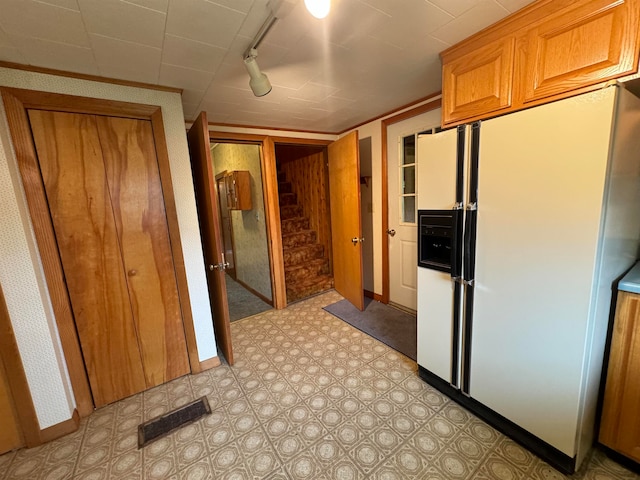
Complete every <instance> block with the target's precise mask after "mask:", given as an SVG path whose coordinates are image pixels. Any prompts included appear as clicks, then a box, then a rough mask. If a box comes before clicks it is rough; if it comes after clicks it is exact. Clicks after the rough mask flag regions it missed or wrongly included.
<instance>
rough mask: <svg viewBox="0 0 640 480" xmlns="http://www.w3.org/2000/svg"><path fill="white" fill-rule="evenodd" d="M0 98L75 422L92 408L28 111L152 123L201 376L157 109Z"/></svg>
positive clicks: (19, 95)
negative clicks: (68, 382)
mask: <svg viewBox="0 0 640 480" xmlns="http://www.w3.org/2000/svg"><path fill="white" fill-rule="evenodd" d="M0 95H1V96H2V100H3V102H4V107H5V111H6V115H7V122H8V124H9V131H10V134H11V139H12V142H13V146H14V149H15V152H16V158H17V161H18V169H19V171H20V177H21V179H22V183H23V185H24V190H25V195H26V198H27V206H28V209H29V215H30V217H31V222H32V224H33V228H34V232H35V236H36V242H37V245H38V251H39V252H40V256H41V259H42V265H43V270H44V274H45V279H46V282H47V289H48V291H49V295H50V298H51V303H52V306H53V312H54V316H55V319H56V324H57V327H58V332H59V335H60V342H61V345H62V350H63V352H64V356H65V359H66V364H67V369H68V371H69V378H70V380H71V386H72V388H73V393H74V397H75V401H76V405H77V410H78V413H79V415H80V417H85V416H88V415H89V414H91V413H92V412H93V410H94V403H93V398H92V395H91V390H90V387H89V381H88V377H87V372H86V369H85V366H84V360H83V357H82V351H81V348H80V341H79V338H78V335H77V332H76V328H75V320H74V317H73V313H72V308H71V303H70V300H69V296H68V292H67V289H66V283H65V281H64V274H63V270H62V262H61V260H60V256H59V252H58V248H57V243H56V238H55V233H54V230H53V225H52V222H51V218H50V216H49V208H48V204H47V200H46V196H45V194H44V186H43V182H42V177H41V176H40V173H39V166H38V158H37V154H36V149H35V145H34V143H33V138H32V135H31V127H30V124H29V119H28V116H27V109H40V110H55V111H59V112H70V113H79V114H93V115H107V116H118V117H125V118H135V119H140V120H148V121H150V122H151V126H152V129H153V137H154V144H155V148H156V155H157V161H158V169H159V174H160V182H161V184H162V192H163V195H164V203H165V212H166V216H167V226H168V230H169V238H170V240H171V250H172V254H173V263H174V267H175V273H176V283H177V286H178V297H179V301H180V308H181V313H182V322H183V326H184V332H185V339H186V343H187V353H188V357H189V364H190V366H191V372H192V373H197V372H200V371H201V370H202V367H201V364H200V361H199V357H198V347H197V344H196V336H195V327H194V325H193V317H192V313H191V301H190V299H189V290H188V284H187V275H186V269H185V266H184V256H183V251H182V244H181V241H180V230H179V226H178V215H177V210H176V206H175V200H174V192H173V184H172V180H171V169H170V163H169V154H168V151H167V144H166V138H165V130H164V124H163V120H162V110H161V107H160V106H155V105H144V104H137V103H128V102H119V101H114V100H102V99H94V98H88V97H78V96H72V95H62V94H55V93H48V92H40V91H35V90H23V89H17V88H7V87H0ZM22 408H26V407H25V406H23V405H18V409H22ZM38 428H39V427H38ZM25 436H26V433H25Z"/></svg>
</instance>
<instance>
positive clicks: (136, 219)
mask: <svg viewBox="0 0 640 480" xmlns="http://www.w3.org/2000/svg"><path fill="white" fill-rule="evenodd" d="M97 126H98V131H99V134H100V143H101V146H102V151H103V156H104V164H105V170H106V174H107V181H108V184H109V191H110V197H111V203H112V207H113V212H114V216H115V222H116V229H117V235H118V241H119V243H120V248H121V250H122V262H123V265H124V269H125V271H126V273H127V277H126V280H127V286H128V291H129V297H130V299H131V311H132V314H133V320H134V323H135V326H136V330H137V331H138V339H139V346H140V351H141V355H142V362H143V366H144V373H145V379H146V385H147V388H150V387H154V386H156V385H160V384H162V383H165V382H167V381H169V380H172V379H174V378H176V377H179V376H182V375H185V374H186V373H188V372H189V361H188V358H187V347H186V341H185V337H184V330H183V326H182V315H181V312H180V302H179V299H178V287H177V284H176V278H175V269H174V265H173V256H172V252H171V243H170V241H169V230H168V227H167V218H166V214H165V209H164V197H163V194H162V185H161V183H160V174H159V172H158V164H157V160H156V151H155V145H154V143H153V131H152V129H151V122H149V121H145V120H134V119H127V118H115V117H97Z"/></svg>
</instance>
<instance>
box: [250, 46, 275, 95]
mask: <svg viewBox="0 0 640 480" xmlns="http://www.w3.org/2000/svg"><path fill="white" fill-rule="evenodd" d="M257 56H258V51H257V50H256V49H255V48H252V49H251V50H249V54H248V55H247V56H246V57H245V59H244V66H245V67H246V68H247V72H249V86H250V87H251V91H252V92H253V94H254V95H255V96H256V97H263V96H265V95H266V94H267V93H269V92H270V91H271V82H270V81H269V79H268V78H267V76H266V75H265V74H264V73H262V72H261V71H260V67H259V66H258V62H257V61H256V57H257Z"/></svg>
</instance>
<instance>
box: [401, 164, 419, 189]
mask: <svg viewBox="0 0 640 480" xmlns="http://www.w3.org/2000/svg"><path fill="white" fill-rule="evenodd" d="M402 193H403V194H405V195H406V194H408V193H416V167H415V165H411V166H410V167H403V168H402Z"/></svg>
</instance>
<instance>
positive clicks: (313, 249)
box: [282, 243, 324, 268]
mask: <svg viewBox="0 0 640 480" xmlns="http://www.w3.org/2000/svg"><path fill="white" fill-rule="evenodd" d="M323 255H324V247H323V246H322V245H320V244H319V243H316V244H314V245H304V246H303V247H297V248H289V249H284V250H283V251H282V256H283V259H284V265H285V268H286V267H288V266H293V265H300V264H303V263H305V262H309V261H311V260H315V259H317V258H322V257H323Z"/></svg>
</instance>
